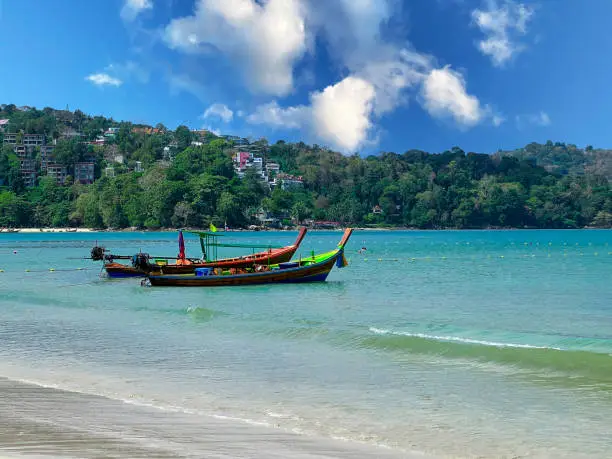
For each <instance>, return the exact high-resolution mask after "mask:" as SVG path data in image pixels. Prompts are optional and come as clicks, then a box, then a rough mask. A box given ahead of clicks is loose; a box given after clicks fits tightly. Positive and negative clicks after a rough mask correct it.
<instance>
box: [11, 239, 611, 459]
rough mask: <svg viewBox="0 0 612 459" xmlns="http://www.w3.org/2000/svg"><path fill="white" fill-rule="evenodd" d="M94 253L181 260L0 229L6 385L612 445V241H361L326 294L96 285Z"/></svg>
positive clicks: (507, 447) (170, 244)
mask: <svg viewBox="0 0 612 459" xmlns="http://www.w3.org/2000/svg"><path fill="white" fill-rule="evenodd" d="M340 236H341V233H339V232H328V233H327V232H317V233H309V234H308V236H307V238H306V240H305V241H304V243H303V247H302V251H301V252H302V253H303V254H309V253H310V251H311V250H315V251H317V252H321V251H326V250H329V249H330V248H332V247H333V246H335V244H336V242H337V241H338V240H339V238H340ZM294 237H295V233H233V234H231V235H230V236H229V237H228V238H227V239H228V241H230V240H231V241H239V242H246V241H249V242H252V243H254V244H269V243H271V244H274V245H285V244H288V243H290V241H292V240H293V239H294ZM96 240H97V241H98V242H99V243H102V244H104V245H105V246H107V247H108V248H112V249H113V250H114V251H116V252H119V253H128V254H130V253H133V252H135V251H137V250H139V249H143V250H146V251H148V252H150V253H151V254H153V255H157V256H160V255H173V254H175V253H176V252H177V243H176V235H175V234H172V233H100V234H93V233H92V234H83V233H76V234H75V233H72V234H49V233H45V234H2V235H0V260H1V261H0V269H3V270H4V272H2V273H0V376H6V377H9V378H13V379H21V380H28V381H33V382H36V383H39V384H45V385H53V386H54V387H59V388H64V389H68V390H74V391H81V392H86V393H92V394H101V395H104V396H107V397H110V398H114V399H119V400H126V401H129V402H130V403H136V404H143V405H153V406H158V407H166V408H168V407H172V408H173V409H177V410H184V411H185V412H188V413H192V414H193V415H194V417H195V418H197V416H206V415H215V416H222V417H229V418H236V419H243V420H249V421H250V422H257V423H263V424H265V425H271V426H275V427H279V428H281V429H287V430H292V431H295V432H302V433H305V434H322V435H325V436H330V437H340V438H344V439H351V440H358V441H365V442H370V443H376V444H383V445H387V446H390V447H393V448H401V449H405V450H418V451H423V452H426V453H432V454H437V455H452V456H458V457H473V456H481V457H513V456H527V455H530V457H568V458H569V457H602V458H603V457H609V454H610V451H612V436H611V435H610V426H611V425H612V424H611V422H610V419H611V418H612V231H473V232H471V231H448V232H357V233H355V234H354V235H353V238H352V240H351V242H350V244H349V246H348V248H347V258H348V260H349V267H348V268H346V269H342V270H337V269H335V270H334V271H333V272H332V274H331V275H330V277H329V279H328V282H327V283H325V284H311V285H278V286H258V287H240V288H213V289H163V288H159V289H156V288H143V287H141V286H140V282H139V280H137V279H136V280H134V279H132V280H129V279H126V280H109V279H104V278H100V277H99V273H100V266H99V265H98V264H94V263H93V262H91V261H87V260H76V259H71V258H74V257H79V256H87V255H88V254H89V249H90V248H91V246H92V245H93V243H94V242H95V241H96ZM362 246H365V247H367V252H366V253H363V254H359V253H357V250H358V249H359V248H360V247H362ZM15 251H16V252H17V253H14V252H15ZM187 251H188V254H193V255H196V254H197V253H198V243H197V241H196V240H195V239H188V240H187ZM225 253H227V254H228V255H231V254H235V253H237V252H236V251H232V250H228V251H227V252H225ZM50 268H51V269H54V271H50ZM26 270H28V271H29V272H26ZM194 422H195V421H194Z"/></svg>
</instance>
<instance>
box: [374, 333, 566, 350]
mask: <svg viewBox="0 0 612 459" xmlns="http://www.w3.org/2000/svg"><path fill="white" fill-rule="evenodd" d="M370 331H371V332H372V333H375V334H377V335H398V336H412V337H415V338H423V339H429V340H435V341H447V342H454V343H464V344H479V345H482V346H494V347H514V348H519V349H553V350H556V351H562V350H564V349H562V348H560V347H550V346H535V345H532V344H516V343H500V342H496V341H485V340H478V339H471V338H461V337H459V336H438V335H428V334H426V333H410V332H398V331H392V330H385V329H381V328H376V327H370Z"/></svg>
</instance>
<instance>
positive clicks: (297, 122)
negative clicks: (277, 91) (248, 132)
mask: <svg viewBox="0 0 612 459" xmlns="http://www.w3.org/2000/svg"><path fill="white" fill-rule="evenodd" d="M309 116H310V108H309V107H306V106H305V105H299V106H296V107H288V108H282V107H281V106H279V105H278V102H276V101H272V102H269V103H267V104H263V105H260V106H258V107H257V108H256V109H255V111H254V112H253V113H251V114H250V115H248V116H247V117H246V120H247V122H249V123H251V124H265V125H267V126H271V127H274V128H285V129H299V128H300V127H302V126H305V125H307V124H308V123H309Z"/></svg>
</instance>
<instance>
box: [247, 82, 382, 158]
mask: <svg viewBox="0 0 612 459" xmlns="http://www.w3.org/2000/svg"><path fill="white" fill-rule="evenodd" d="M375 94H376V91H375V88H374V86H373V85H372V83H370V82H368V81H366V80H364V79H362V78H358V77H355V76H349V77H346V78H345V79H343V80H341V81H340V82H338V83H336V84H335V85H330V86H328V87H326V88H325V89H324V90H323V91H320V92H314V93H312V94H311V95H310V101H311V104H310V105H298V106H295V107H288V108H282V107H280V106H279V105H278V103H277V102H276V101H274V102H270V103H268V104H264V105H260V106H259V107H257V109H256V110H255V112H253V113H252V114H250V115H249V116H247V121H248V122H249V123H251V124H265V125H268V126H271V127H274V128H285V129H304V130H306V131H307V135H309V136H311V137H313V138H314V140H316V141H318V142H322V143H324V144H326V145H329V146H330V147H332V148H335V149H338V150H340V151H342V152H345V153H352V152H354V151H355V150H357V149H358V148H359V147H361V146H363V145H364V144H365V143H366V142H367V141H368V134H369V132H370V129H371V128H372V121H371V115H372V112H373V110H374V105H373V102H374V98H375Z"/></svg>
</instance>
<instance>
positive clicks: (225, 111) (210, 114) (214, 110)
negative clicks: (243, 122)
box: [202, 104, 234, 123]
mask: <svg viewBox="0 0 612 459" xmlns="http://www.w3.org/2000/svg"><path fill="white" fill-rule="evenodd" d="M202 118H204V119H208V118H220V119H221V120H223V122H224V123H229V122H230V121H232V119H234V112H233V111H232V110H230V109H229V107H228V106H227V105H225V104H212V105H211V106H210V107H208V108H207V109H206V111H205V112H204V114H203V115H202Z"/></svg>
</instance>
